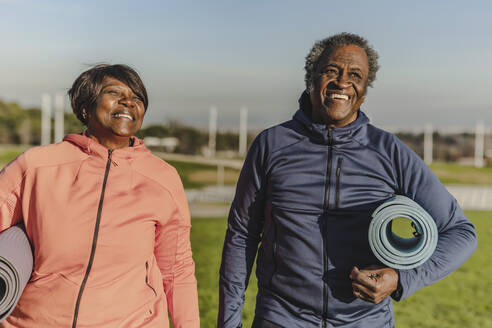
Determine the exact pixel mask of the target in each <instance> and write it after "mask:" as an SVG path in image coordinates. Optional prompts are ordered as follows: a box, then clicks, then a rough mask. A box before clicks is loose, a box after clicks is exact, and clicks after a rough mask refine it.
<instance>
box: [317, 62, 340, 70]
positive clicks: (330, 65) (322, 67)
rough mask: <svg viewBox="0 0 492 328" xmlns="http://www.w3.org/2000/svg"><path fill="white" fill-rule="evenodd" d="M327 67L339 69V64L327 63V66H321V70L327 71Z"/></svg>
mask: <svg viewBox="0 0 492 328" xmlns="http://www.w3.org/2000/svg"><path fill="white" fill-rule="evenodd" d="M327 67H336V68H338V67H339V66H338V65H337V64H333V63H326V64H324V65H322V66H320V69H322V70H323V69H325V68H327Z"/></svg>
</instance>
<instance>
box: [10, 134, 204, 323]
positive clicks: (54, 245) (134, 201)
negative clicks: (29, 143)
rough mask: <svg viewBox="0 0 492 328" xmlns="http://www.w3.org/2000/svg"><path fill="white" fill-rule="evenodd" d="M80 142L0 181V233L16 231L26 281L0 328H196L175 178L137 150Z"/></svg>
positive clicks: (36, 153)
mask: <svg viewBox="0 0 492 328" xmlns="http://www.w3.org/2000/svg"><path fill="white" fill-rule="evenodd" d="M134 141H135V142H134V146H133V147H127V148H122V149H117V150H114V151H111V150H108V149H106V148H105V147H104V146H102V145H100V144H99V143H97V142H96V141H94V140H92V139H90V138H88V137H86V136H85V135H82V134H70V135H68V136H66V137H65V139H64V141H63V142H60V143H57V144H53V145H48V146H43V147H35V148H32V149H30V150H28V151H26V152H25V153H24V154H22V155H20V156H19V157H18V158H17V159H15V160H14V161H13V162H11V163H10V164H9V165H8V166H7V167H5V168H4V169H3V170H2V172H1V173H0V231H3V230H5V229H7V228H9V227H10V226H12V225H15V224H16V223H18V222H19V221H22V220H23V221H24V224H25V226H26V232H27V235H28V237H29V240H30V242H31V243H32V246H33V249H34V272H33V274H32V277H31V280H30V282H29V283H28V284H27V286H26V288H25V290H24V292H23V294H22V296H21V298H20V300H19V303H18V305H17V307H16V309H15V310H14V312H13V313H12V314H11V315H10V316H9V317H8V318H7V319H6V320H5V321H4V322H3V323H2V324H0V326H3V327H16V328H32V327H37V328H48V327H49V328H52V327H79V328H85V327H87V328H89V327H98V328H104V327H111V328H115V327H129V328H130V327H131V328H135V327H159V328H163V327H169V320H168V310H169V314H170V315H171V318H172V321H173V324H174V327H176V328H185V327H186V328H197V327H199V326H200V322H199V314H198V297H197V284H196V279H195V275H194V270H195V267H194V262H193V260H192V254H191V246H190V238H189V233H190V215H189V210H188V205H187V202H186V197H185V193H184V190H183V186H182V183H181V180H180V178H179V176H178V174H177V172H176V170H175V169H174V168H173V167H172V166H170V165H168V164H167V163H165V162H164V161H162V160H161V159H159V158H157V157H156V156H154V155H152V154H151V153H150V151H149V150H148V149H147V148H145V146H144V144H143V142H142V141H141V140H139V139H137V138H135V139H134Z"/></svg>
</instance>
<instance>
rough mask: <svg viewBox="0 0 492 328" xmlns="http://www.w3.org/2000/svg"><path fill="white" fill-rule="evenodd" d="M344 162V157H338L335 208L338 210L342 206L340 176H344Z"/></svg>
mask: <svg viewBox="0 0 492 328" xmlns="http://www.w3.org/2000/svg"><path fill="white" fill-rule="evenodd" d="M342 162H343V157H338V163H337V170H336V172H335V175H336V182H335V183H336V184H335V208H338V206H339V205H340V176H341V174H342Z"/></svg>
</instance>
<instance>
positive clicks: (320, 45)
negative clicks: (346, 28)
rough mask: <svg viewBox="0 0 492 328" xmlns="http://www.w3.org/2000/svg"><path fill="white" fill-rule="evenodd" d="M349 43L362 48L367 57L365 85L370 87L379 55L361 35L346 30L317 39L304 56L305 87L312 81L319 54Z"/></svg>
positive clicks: (377, 67)
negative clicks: (367, 69)
mask: <svg viewBox="0 0 492 328" xmlns="http://www.w3.org/2000/svg"><path fill="white" fill-rule="evenodd" d="M351 44H352V45H355V46H358V47H360V48H362V49H363V50H364V51H365V52H366V55H367V59H368V62H369V75H368V77H367V86H370V87H372V82H374V80H376V72H377V71H378V69H379V65H378V57H379V55H378V53H377V52H376V50H374V49H373V48H372V47H371V46H370V45H369V43H368V42H367V40H366V39H364V38H363V37H361V36H359V35H357V34H352V33H347V32H343V33H339V34H335V35H332V36H330V37H328V38H325V39H323V40H319V41H317V42H316V43H315V44H314V45H313V47H312V48H311V51H310V52H309V54H308V55H307V56H306V64H305V66H304V69H305V70H306V75H305V76H304V81H305V82H306V87H309V86H310V85H311V83H312V81H313V74H314V71H315V70H316V66H317V65H318V62H319V60H320V58H321V55H322V54H323V53H324V52H325V51H332V50H334V49H336V48H338V47H340V46H345V45H351Z"/></svg>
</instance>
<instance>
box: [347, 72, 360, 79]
mask: <svg viewBox="0 0 492 328" xmlns="http://www.w3.org/2000/svg"><path fill="white" fill-rule="evenodd" d="M350 76H351V77H352V78H354V79H357V80H360V79H361V78H362V76H360V74H359V73H355V72H352V73H350Z"/></svg>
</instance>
